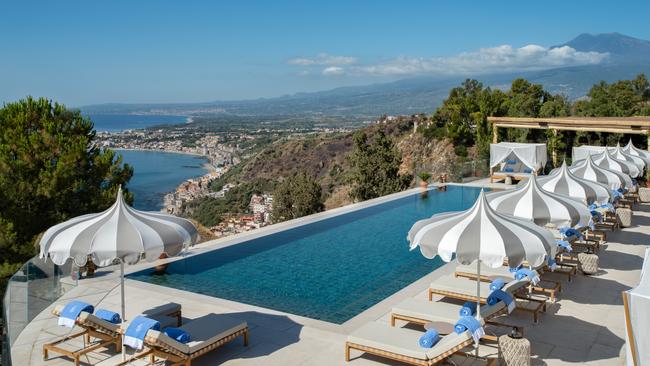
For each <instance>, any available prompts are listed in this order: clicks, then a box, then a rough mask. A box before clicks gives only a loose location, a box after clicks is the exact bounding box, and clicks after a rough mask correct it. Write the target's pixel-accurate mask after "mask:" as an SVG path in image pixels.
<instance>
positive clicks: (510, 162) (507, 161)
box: [506, 159, 517, 164]
mask: <svg viewBox="0 0 650 366" xmlns="http://www.w3.org/2000/svg"><path fill="white" fill-rule="evenodd" d="M506 164H517V160H515V159H508V160H506Z"/></svg>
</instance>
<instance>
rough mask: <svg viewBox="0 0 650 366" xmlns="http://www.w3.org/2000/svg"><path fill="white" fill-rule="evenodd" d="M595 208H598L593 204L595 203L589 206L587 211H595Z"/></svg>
mask: <svg viewBox="0 0 650 366" xmlns="http://www.w3.org/2000/svg"><path fill="white" fill-rule="evenodd" d="M597 208H598V205H597V204H595V203H592V204H591V205H589V210H590V211H596V209H597Z"/></svg>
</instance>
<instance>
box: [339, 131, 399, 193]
mask: <svg viewBox="0 0 650 366" xmlns="http://www.w3.org/2000/svg"><path fill="white" fill-rule="evenodd" d="M354 145H355V149H354V151H353V152H352V153H351V154H350V155H349V156H348V161H349V162H350V175H349V180H350V183H351V186H352V187H351V190H350V197H351V198H352V199H353V200H356V201H364V200H368V199H371V198H376V197H381V196H385V195H387V194H391V193H395V192H399V191H401V190H403V189H405V188H407V187H408V186H409V184H410V182H411V180H412V177H410V176H407V175H400V174H399V168H400V164H401V162H402V157H401V155H400V153H399V151H398V149H397V147H396V146H395V144H394V143H393V141H392V140H391V139H390V138H388V136H386V134H385V133H384V132H383V131H381V130H379V131H377V133H376V134H375V135H374V136H373V138H372V139H369V138H368V135H367V134H366V133H365V132H363V131H361V132H357V133H355V135H354Z"/></svg>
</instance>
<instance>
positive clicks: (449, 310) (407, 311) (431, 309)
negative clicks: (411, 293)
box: [392, 297, 505, 324]
mask: <svg viewBox="0 0 650 366" xmlns="http://www.w3.org/2000/svg"><path fill="white" fill-rule="evenodd" d="M460 308H461V305H458V304H450V303H447V302H441V301H428V300H425V299H415V298H412V297H411V298H407V299H405V300H404V301H402V302H400V303H399V304H397V305H396V306H395V307H393V310H392V313H393V314H399V315H403V316H408V317H411V318H415V319H422V320H427V321H430V322H446V323H449V324H455V323H456V321H457V320H458V319H459V318H460ZM503 308H505V304H504V303H503V302H501V301H499V302H498V303H496V304H495V305H493V306H489V305H483V306H481V316H482V317H483V318H485V319H487V318H490V317H492V315H494V314H495V313H497V312H499V311H500V310H502V309H503Z"/></svg>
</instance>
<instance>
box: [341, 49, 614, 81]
mask: <svg viewBox="0 0 650 366" xmlns="http://www.w3.org/2000/svg"><path fill="white" fill-rule="evenodd" d="M608 56H609V55H608V54H607V53H599V52H580V51H576V50H575V49H573V48H571V47H569V46H563V47H558V48H550V49H549V48H545V47H542V46H538V45H527V46H524V47H520V48H514V47H512V46H509V45H503V46H498V47H491V48H481V49H480V50H478V51H474V52H463V53H460V54H458V55H456V56H451V57H433V58H416V57H404V56H402V57H398V58H396V59H394V60H390V61H387V62H383V63H377V64H370V65H361V66H358V67H355V68H354V69H353V70H351V73H352V71H354V73H355V74H371V75H403V76H406V75H417V74H436V75H454V74H480V73H487V72H509V71H532V70H542V69H548V68H553V67H562V66H576V65H591V64H598V63H600V62H602V61H603V60H605V59H606V58H607V57H608Z"/></svg>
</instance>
